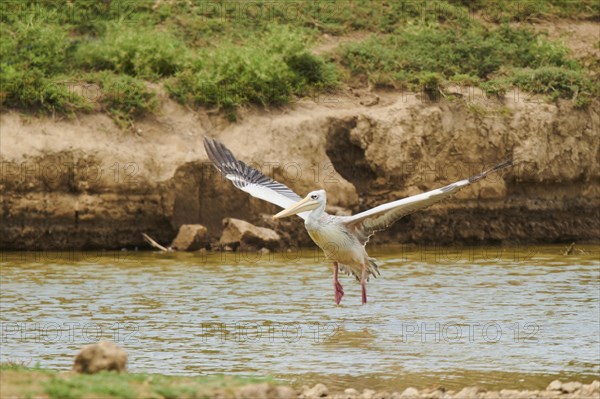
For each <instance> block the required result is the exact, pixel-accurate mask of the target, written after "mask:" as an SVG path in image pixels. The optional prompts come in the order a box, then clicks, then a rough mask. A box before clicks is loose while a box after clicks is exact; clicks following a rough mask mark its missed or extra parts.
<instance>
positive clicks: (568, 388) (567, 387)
mask: <svg viewBox="0 0 600 399" xmlns="http://www.w3.org/2000/svg"><path fill="white" fill-rule="evenodd" d="M582 386H583V385H582V384H581V382H565V383H564V384H562V387H561V390H562V391H563V392H566V393H573V392H575V391H576V390H578V389H581V387H582Z"/></svg>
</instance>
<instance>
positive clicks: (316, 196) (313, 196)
mask: <svg viewBox="0 0 600 399" xmlns="http://www.w3.org/2000/svg"><path fill="white" fill-rule="evenodd" d="M310 198H312V199H314V200H316V199H317V198H319V196H318V195H317V194H313V195H311V196H310Z"/></svg>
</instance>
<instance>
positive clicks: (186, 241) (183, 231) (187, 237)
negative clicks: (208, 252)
mask: <svg viewBox="0 0 600 399" xmlns="http://www.w3.org/2000/svg"><path fill="white" fill-rule="evenodd" d="M208 241H209V240H208V230H207V229H206V227H204V226H202V225H201V224H183V225H181V227H179V232H178V233H177V237H175V239H174V240H173V242H172V243H171V248H173V249H175V250H178V251H197V250H199V249H200V248H204V247H205V246H206V245H207V244H208Z"/></svg>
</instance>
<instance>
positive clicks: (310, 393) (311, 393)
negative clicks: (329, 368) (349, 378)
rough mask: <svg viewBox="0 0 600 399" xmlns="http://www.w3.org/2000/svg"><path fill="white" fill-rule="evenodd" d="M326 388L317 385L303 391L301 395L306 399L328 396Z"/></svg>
mask: <svg viewBox="0 0 600 399" xmlns="http://www.w3.org/2000/svg"><path fill="white" fill-rule="evenodd" d="M328 392H329V391H328V390H327V387H326V386H325V385H323V384H317V385H315V386H314V387H312V388H309V389H305V390H304V392H303V395H304V397H305V398H306V399H314V398H322V397H324V396H327V394H328Z"/></svg>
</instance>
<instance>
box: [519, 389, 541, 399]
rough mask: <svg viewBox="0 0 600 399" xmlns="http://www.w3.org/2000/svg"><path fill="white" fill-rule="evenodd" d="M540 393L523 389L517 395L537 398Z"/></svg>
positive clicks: (523, 397) (523, 398)
mask: <svg viewBox="0 0 600 399" xmlns="http://www.w3.org/2000/svg"><path fill="white" fill-rule="evenodd" d="M539 394H540V391H528V390H525V391H521V392H519V395H518V396H517V399H532V398H537V397H538V395H539Z"/></svg>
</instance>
